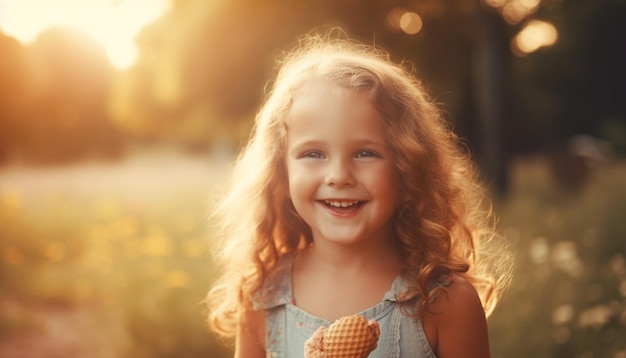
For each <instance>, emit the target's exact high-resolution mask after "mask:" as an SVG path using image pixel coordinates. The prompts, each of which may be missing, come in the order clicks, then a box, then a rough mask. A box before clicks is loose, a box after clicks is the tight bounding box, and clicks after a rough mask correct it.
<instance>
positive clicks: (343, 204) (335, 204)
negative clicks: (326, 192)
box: [325, 200, 359, 208]
mask: <svg viewBox="0 0 626 358" xmlns="http://www.w3.org/2000/svg"><path fill="white" fill-rule="evenodd" d="M325 202H326V204H328V205H330V206H332V207H335V208H347V207H349V206H352V205H356V204H358V203H359V201H358V200H355V201H330V200H325Z"/></svg>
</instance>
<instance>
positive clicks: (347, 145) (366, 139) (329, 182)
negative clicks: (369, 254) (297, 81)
mask: <svg viewBox="0 0 626 358" xmlns="http://www.w3.org/2000/svg"><path fill="white" fill-rule="evenodd" d="M286 125H287V152H286V163H287V172H288V178H289V193H290V196H291V199H292V201H293V204H294V206H295V208H296V210H297V211H298V213H299V214H300V216H301V217H302V219H303V220H304V221H305V222H306V223H307V224H308V225H309V226H310V227H311V230H312V233H313V239H314V240H315V241H316V242H318V241H319V240H329V241H332V242H336V243H342V244H354V243H358V242H361V241H362V240H389V238H390V237H389V236H390V233H391V230H390V229H391V218H392V216H393V214H394V212H395V210H396V207H397V201H398V187H399V183H398V181H397V178H396V172H395V168H394V165H393V161H392V152H391V148H390V147H389V144H388V143H387V141H386V138H385V127H384V123H383V120H382V118H381V117H380V115H379V114H378V112H377V111H376V110H375V108H374V106H373V105H372V103H371V102H370V100H369V99H368V98H367V95H366V94H365V93H362V92H358V91H353V90H347V89H343V88H341V87H339V86H337V85H334V84H330V83H326V82H315V83H311V84H309V85H307V86H306V87H305V88H304V89H303V90H302V91H301V92H300V93H299V95H298V96H296V98H295V99H294V102H293V104H292V107H291V109H290V111H289V113H288V115H287V118H286Z"/></svg>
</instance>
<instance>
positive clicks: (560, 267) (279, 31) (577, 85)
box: [0, 0, 626, 358]
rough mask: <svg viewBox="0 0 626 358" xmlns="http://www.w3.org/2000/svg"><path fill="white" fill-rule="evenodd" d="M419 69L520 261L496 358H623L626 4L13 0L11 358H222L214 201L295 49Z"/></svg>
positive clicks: (2, 349)
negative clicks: (217, 332) (281, 62)
mask: <svg viewBox="0 0 626 358" xmlns="http://www.w3.org/2000/svg"><path fill="white" fill-rule="evenodd" d="M331 27H341V28H342V29H343V30H344V31H345V32H346V34H347V35H348V36H349V37H352V38H354V39H358V40H361V41H363V42H366V43H369V44H372V43H375V44H376V45H378V46H380V47H383V48H385V49H387V50H388V51H389V52H390V53H391V56H392V58H393V59H394V60H396V61H404V62H406V63H408V64H410V65H411V66H412V67H413V68H414V69H415V72H416V74H417V75H418V76H419V77H420V78H422V79H423V82H424V84H425V85H426V87H427V88H428V90H429V92H430V93H431V95H433V96H434V97H435V98H436V99H437V101H438V102H439V103H440V104H441V106H442V108H443V109H444V111H445V112H446V116H447V117H448V118H449V120H450V121H451V123H452V124H453V126H454V128H455V129H456V130H457V132H458V133H459V134H460V135H461V136H462V137H463V138H464V140H465V141H466V142H467V144H468V146H469V147H470V148H471V150H472V152H473V153H474V157H475V160H476V162H477V164H478V166H479V168H480V169H481V172H482V175H483V178H484V180H485V182H486V183H487V185H488V187H489V189H490V191H491V193H492V195H493V199H494V208H495V210H496V213H497V214H498V215H499V217H500V221H499V227H500V230H501V232H502V233H503V235H504V237H505V239H506V240H507V242H508V243H509V244H510V245H511V247H512V248H513V250H514V252H515V272H514V279H513V282H512V285H511V287H510V289H509V290H508V291H507V292H506V293H505V294H504V296H503V298H502V301H501V304H500V305H499V306H498V307H497V308H496V311H495V312H494V314H493V315H492V317H491V318H490V336H491V344H492V352H493V356H494V357H528V356H534V357H584V358H592V357H613V358H625V357H626V237H625V236H626V223H625V222H626V220H624V219H625V218H626V216H625V214H626V185H625V184H626V162H625V161H624V156H625V155H626V66H625V64H626V1H624V0H360V1H357V0H340V1H333V0H315V1H314V0H266V1H255V0H211V1H205V0H91V1H84V0H83V1H81V0H41V1H38V0H0V357H2V358H5V357H44V356H45V357H217V358H219V357H229V356H231V355H232V352H230V351H229V350H228V349H227V348H226V347H224V346H223V345H222V344H220V343H218V342H217V341H216V339H215V337H214V336H213V335H212V334H211V333H210V332H209V331H208V329H207V327H206V324H205V316H206V312H205V307H204V305H203V303H202V301H203V299H204V296H205V294H206V292H207V290H208V288H209V287H210V285H211V283H212V282H213V280H214V278H215V276H216V270H215V268H214V267H213V266H212V264H211V258H210V252H209V247H210V243H211V238H212V232H211V227H210V223H209V222H208V220H207V215H208V213H209V212H210V208H211V200H210V192H211V189H212V187H213V186H214V185H215V184H217V183H219V182H220V180H221V179H222V178H223V176H224V175H225V174H226V173H227V172H228V168H229V165H230V164H231V162H232V160H233V158H234V155H236V153H237V151H238V150H239V148H240V147H241V145H242V144H243V143H244V142H245V140H246V138H247V136H248V133H249V130H250V128H251V126H252V121H253V117H254V113H255V111H256V109H257V108H258V106H259V105H260V104H261V102H262V100H263V98H264V94H265V90H266V85H267V83H268V82H269V81H270V80H271V78H272V76H273V74H274V69H275V68H274V59H275V58H276V56H277V55H279V54H280V53H281V51H283V50H286V49H289V48H290V47H291V46H292V45H293V44H294V42H295V40H296V38H297V36H299V35H302V34H304V33H307V32H310V31H311V30H313V29H318V30H321V31H323V30H324V29H327V28H331Z"/></svg>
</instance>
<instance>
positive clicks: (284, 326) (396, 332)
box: [253, 255, 453, 358]
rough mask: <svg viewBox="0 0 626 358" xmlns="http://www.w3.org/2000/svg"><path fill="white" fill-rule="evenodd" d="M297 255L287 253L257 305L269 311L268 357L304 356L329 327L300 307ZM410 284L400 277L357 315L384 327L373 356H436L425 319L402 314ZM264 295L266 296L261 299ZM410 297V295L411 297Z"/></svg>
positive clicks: (444, 280)
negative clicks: (296, 288) (295, 276)
mask: <svg viewBox="0 0 626 358" xmlns="http://www.w3.org/2000/svg"><path fill="white" fill-rule="evenodd" d="M292 263H293V255H286V256H285V257H283V258H282V259H281V260H280V262H279V263H278V265H277V267H276V269H275V270H274V272H273V273H272V274H271V275H270V276H269V278H268V280H267V281H266V282H265V284H264V286H263V288H262V290H261V292H260V295H258V296H257V297H258V298H257V299H255V300H253V301H254V308H255V309H257V310H265V312H266V337H265V344H266V352H267V353H266V356H267V357H268V358H298V357H303V356H304V342H305V341H306V340H307V339H308V338H309V337H311V336H312V335H313V333H314V332H315V331H316V330H317V329H318V328H319V327H320V326H322V325H323V326H329V325H330V324H331V323H332V322H329V321H327V320H325V319H323V318H320V317H316V316H313V315H311V314H309V313H307V312H306V311H304V310H302V309H300V308H299V307H298V306H296V304H295V301H294V299H293V291H292V287H291V283H292V281H291V272H292V270H291V267H292ZM452 280H453V277H444V278H441V279H440V280H438V281H437V282H436V283H435V284H433V285H431V288H434V287H436V286H447V285H449V284H450V282H451V281H452ZM406 287H407V285H406V283H405V281H404V280H403V279H402V278H401V277H397V278H396V279H395V280H394V282H393V284H392V286H391V289H390V290H389V291H387V293H386V294H385V296H384V297H383V299H382V301H381V302H380V303H378V304H377V305H375V306H373V307H371V308H368V309H366V310H364V311H361V312H358V313H357V314H359V315H362V316H364V317H365V318H366V319H367V320H368V321H369V320H376V321H377V322H378V325H379V326H380V339H379V341H378V347H377V348H376V349H375V350H374V351H372V353H370V355H369V358H404V357H407V358H408V357H411V358H436V356H435V354H434V352H433V351H432V349H431V347H430V345H429V343H428V340H427V339H426V334H425V333H424V328H423V326H422V322H421V320H416V319H414V318H411V317H409V316H406V315H405V314H403V313H402V310H401V309H400V305H399V301H398V299H397V297H398V296H399V295H400V294H401V293H402V292H403V291H405V288H406ZM261 297H262V298H261ZM409 298H410V297H409Z"/></svg>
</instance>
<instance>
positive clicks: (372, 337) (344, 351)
mask: <svg viewBox="0 0 626 358" xmlns="http://www.w3.org/2000/svg"><path fill="white" fill-rule="evenodd" d="M379 336H380V329H379V327H378V324H377V323H376V321H370V322H368V321H367V320H366V319H365V318H364V317H363V316H346V317H343V318H340V319H338V320H337V321H335V323H333V324H332V325H330V327H328V329H327V330H326V331H325V332H324V336H323V339H322V351H323V352H324V355H323V357H324V358H366V357H367V356H368V355H369V354H370V352H371V351H373V350H374V349H376V346H377V345H378V337H379Z"/></svg>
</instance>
